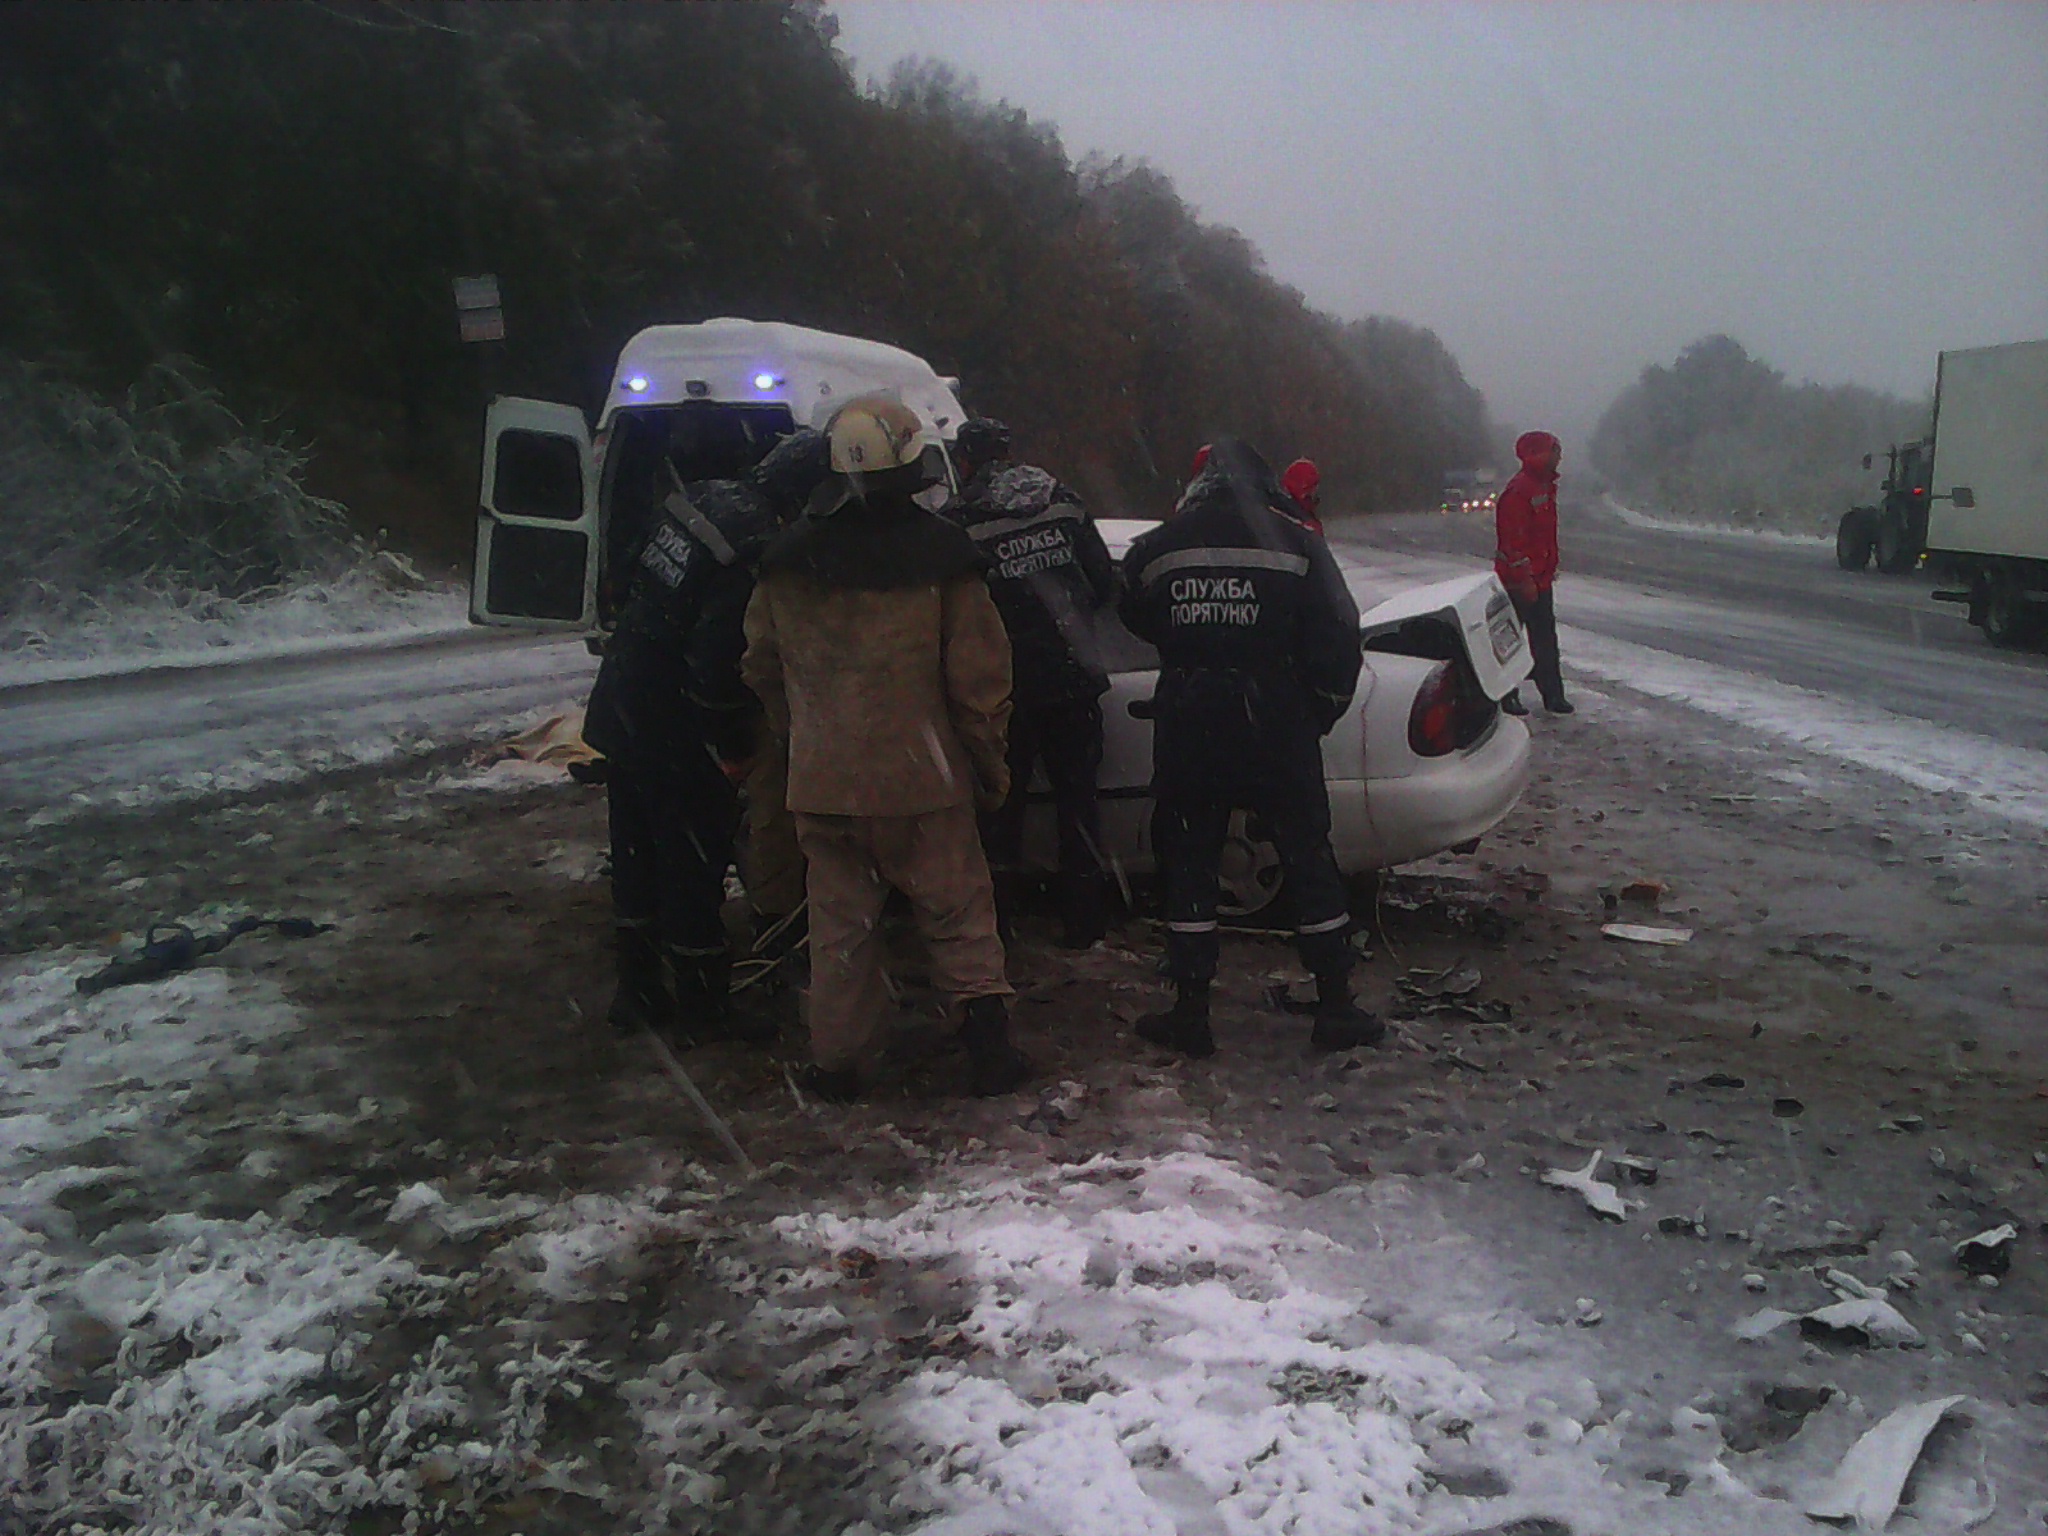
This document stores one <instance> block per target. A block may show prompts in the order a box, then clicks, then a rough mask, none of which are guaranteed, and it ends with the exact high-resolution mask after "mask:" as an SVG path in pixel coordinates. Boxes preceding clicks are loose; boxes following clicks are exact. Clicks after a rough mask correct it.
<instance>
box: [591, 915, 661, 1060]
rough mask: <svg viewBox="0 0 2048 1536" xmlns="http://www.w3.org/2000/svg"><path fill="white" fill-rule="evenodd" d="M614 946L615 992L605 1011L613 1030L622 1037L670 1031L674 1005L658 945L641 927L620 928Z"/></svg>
mask: <svg viewBox="0 0 2048 1536" xmlns="http://www.w3.org/2000/svg"><path fill="white" fill-rule="evenodd" d="M613 943H614V946H615V948H614V954H615V956H616V960H615V964H616V967H617V971H618V989H617V990H616V991H614V992H613V993H612V1005H611V1007H610V1008H609V1009H607V1010H606V1012H605V1017H606V1018H607V1019H609V1020H610V1021H611V1026H612V1028H613V1029H615V1030H617V1031H618V1032H619V1033H620V1034H622V1035H630V1034H632V1033H633V1032H634V1031H635V1030H641V1029H667V1028H669V1027H670V1026H671V1025H673V1024H674V1023H675V1016H676V1005H675V999H674V998H673V997H671V996H670V995H669V990H668V975H667V972H666V970H665V969H664V967H663V966H662V963H661V950H660V948H659V946H657V945H656V944H655V942H654V939H653V938H652V937H651V936H650V935H649V934H648V932H647V930H646V929H644V928H620V929H618V930H616V933H615V936H614V939H613Z"/></svg>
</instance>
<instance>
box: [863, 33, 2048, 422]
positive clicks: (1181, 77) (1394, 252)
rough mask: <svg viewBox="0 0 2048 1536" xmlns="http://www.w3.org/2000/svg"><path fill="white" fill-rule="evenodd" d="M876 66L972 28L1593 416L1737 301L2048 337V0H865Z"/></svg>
mask: <svg viewBox="0 0 2048 1536" xmlns="http://www.w3.org/2000/svg"><path fill="white" fill-rule="evenodd" d="M834 9H835V11H836V12H837V14H838V16H839V19H840V29H841V30H840V42H841V46H842V47H843V48H844V49H845V50H846V52H847V53H848V55H849V56H850V57H851V58H852V59H853V61H854V64H855V67H856V69H857V71H858V72H859V73H860V74H861V75H862V76H863V77H864V78H870V77H881V76H885V75H886V74H887V73H888V70H889V68H890V66H891V65H892V64H894V63H895V62H896V61H897V60H898V59H901V58H904V57H906V56H910V55H924V56H927V57H932V58H938V59H944V60H946V61H947V62H949V63H951V64H953V65H955V66H956V67H958V68H959V69H961V70H963V71H964V72H966V73H968V74H971V75H973V76H974V77H976V78H977V79H978V80H979V81H980V83H981V86H982V89H983V91H984V92H985V93H986V94H987V95H990V96H998V97H1002V98H1005V99H1007V100H1009V101H1012V102H1015V103H1016V104H1017V105H1019V106H1021V107H1023V108H1025V109H1026V110H1027V111H1029V112H1030V113H1031V114H1032V116H1034V117H1038V118H1043V119H1047V120H1049V121H1051V122H1052V123H1054V124H1056V125H1057V126H1058V128H1059V130H1060V133H1061V136H1062V138H1063V140H1064V142H1065V144H1066V147H1067V149H1068V152H1069V153H1070V154H1073V155H1074V156H1076V157H1077V158H1078V157H1079V156H1080V155H1082V154H1084V153H1086V152H1088V151H1091V150H1101V151H1105V152H1108V153H1112V154H1123V155H1129V156H1133V157H1136V158H1141V159H1144V160H1147V161H1149V162H1151V163H1152V164H1154V165H1156V166H1158V167H1159V168H1160V169H1161V170H1164V171H1165V172H1167V173H1168V174H1169V175H1170V176H1172V177H1173V179H1174V181H1175V183H1176V184H1177V185H1178V186H1179V188H1180V190H1181V193H1182V195H1183V196H1185V197H1186V198H1188V199H1189V201H1191V202H1192V203H1194V204H1195V205H1196V206H1197V207H1198V208H1199V209H1200V211H1201V213H1202V215H1203V217H1205V218H1207V219H1211V220H1214V221H1217V222H1220V223H1226V224H1233V225H1235V226H1237V227H1238V228H1239V229H1241V230H1243V231H1244V232H1245V233H1246V234H1247V235H1249V236H1250V237H1251V238H1252V239H1253V240H1254V241H1255V242H1256V243H1257V245H1258V246H1259V248H1260V249H1261V250H1262V251H1263V252H1264V253H1265V256H1266V260H1267V264H1268V266H1269V267H1270V269H1271V270H1272V272H1273V273H1274V274H1275V275H1276V276H1277V277H1279V278H1281V279H1282V280H1283V281H1286V282H1288V283H1292V284H1293V285H1295V286H1296V287H1298V288H1300V289H1301V290H1302V291H1303V292H1304V293H1305V294H1306V295H1307V296H1308V298H1309V301H1310V302H1311V303H1313V304H1315V305H1317V306H1319V307H1321V308H1324V309H1327V310H1330V311H1332V312H1334V313H1336V314H1338V315H1340V316H1344V317H1347V318H1348V317H1351V316H1355V315H1364V314H1374V313H1378V314H1390V315H1398V316H1400V317H1402V318H1404V319H1408V320H1413V321H1418V322H1420V323H1422V324H1424V325H1428V326H1430V327H1432V328H1433V329H1434V330H1435V331H1436V332H1437V334H1438V335H1440V336H1441V337H1443V339H1444V341H1445V342H1446V343H1447V344H1448V345H1449V346H1450V348H1451V350H1452V351H1453V352H1455V353H1456V354H1457V356H1458V358H1459V361H1460V362H1461V363H1463V365H1464V368H1465V372H1466V375H1467V377H1468V378H1470V379H1471V380H1472V381H1473V382H1474V383H1475V384H1477V385H1478V386H1479V387H1480V388H1481V389H1483V390H1485V392H1486V395H1487V398H1488V401H1489V403H1490V404H1491V405H1492V407H1493V410H1494V414H1495V416H1496V417H1497V418H1499V419H1502V420H1504V421H1506V422H1509V423H1512V424H1515V425H1519V426H1525V427H1526V426H1533V425H1537V424H1539V423H1540V424H1544V425H1551V426H1554V427H1556V428H1558V429H1559V430H1561V431H1564V432H1567V433H1570V434H1573V435H1578V434H1582V433H1583V432H1585V431H1586V430H1587V429H1588V428H1589V427H1590V426H1591V424H1592V422H1593V420H1594V419H1595V417H1596V416H1597V415H1598V413H1599V411H1600V410H1601V409H1602V408H1603V407H1604V406H1605V405H1606V403H1607V401H1608V400H1610V399H1611V398H1612V397H1613V395H1614V393H1615V392H1616V391H1617V390H1618V389H1619V388H1621V386H1623V385H1624V384H1626V383H1627V382H1628V381H1629V380H1631V379H1632V378H1634V377H1635V375H1636V373H1637V372H1638V371H1639V370H1640V369H1641V368H1642V367H1643V365H1644V364H1645V363H1648V362H1669V361H1670V360H1671V359H1672V357H1674V356H1675V355H1676V353H1677V351H1678V349H1679V348H1680V347H1682V346H1684V345H1685V344H1686V343H1687V342H1689V341H1692V340H1694V339H1695V338H1697V337H1699V336H1702V335H1705V334H1709V333H1712V332H1715V331H1725V332H1727V333H1728V334H1730V335H1732V336H1735V337H1737V338H1738V339H1739V340H1741V341H1742V342H1743V343H1744V344H1745V345H1747V346H1748V347H1749V348H1750V350H1751V351H1752V352H1754V353H1757V354H1759V355H1761V356H1763V357H1765V358H1766V359H1768V360H1769V361H1770V362H1771V363H1773V364H1775V365H1776V366H1777V367H1780V368H1782V369H1784V370H1785V371H1786V372H1787V373H1789V374H1790V375H1791V376H1792V377H1793V378H1795V379H1800V378H1811V379H1816V380H1819V381H1821V382H1825V383H1838V382H1844V381H1848V382H1855V383H1860V384H1868V385H1872V386H1875V387H1878V388H1884V389H1891V390H1894V391H1898V392H1901V393H1909V394H1918V393H1921V392H1924V391H1926V390H1928V389H1931V388H1932V387H1933V382H1934V359H1935V354H1936V352H1938V351H1939V350H1941V349H1943V348H1946V347H1962V346H1975V345H1981V344H1984V343H1990V342H2001V341H2021V340H2031V339H2034V338H2037V337H2043V336H2048V4H2041V3H2030V4H2016V5H1993V4H1983V3H1971V4H1962V3H1954V0H1947V3H1942V4H1935V5H1906V4H1881V5H1873V4H1865V3H1858V4H1846V5H1843V4H1786V3H1774V4H1768V5H1755V6H1734V5H1721V4H1711V3H1684V4H1675V5H1650V4H1629V5H1623V4H1618V3H1601V4H1564V3H1557V0H1552V3H1546V4H1540V5H1539V4H1533V3H1513V4H1485V5H1483V4H1476V3H1475V4H1458V3H1434V4H1421V3H1409V4H1366V3H1362V0H1361V3H1353V4H1309V3H1298V0H1290V3H1281V0H1264V3H1226V0H1171V3H1141V0H1079V3H1076V0H1029V3H1005V0H974V3H971V4H969V3H957V0H955V3H944V0H839V3H838V4H836V5H835V7H834Z"/></svg>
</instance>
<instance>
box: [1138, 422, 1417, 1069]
mask: <svg viewBox="0 0 2048 1536" xmlns="http://www.w3.org/2000/svg"><path fill="white" fill-rule="evenodd" d="M1286 494H1287V493H1286V492H1285V491H1284V490H1282V489H1281V488H1280V484H1279V482H1278V481H1277V480H1275V479H1274V477H1273V472H1272V470H1271V469H1270V468H1269V467H1268V466H1267V464H1266V462H1265V460H1263V459H1262V458H1260V457H1259V455H1258V454H1257V453H1256V452H1254V451H1253V450H1252V449H1251V448H1250V447H1249V446H1247V445H1246V444H1244V443H1242V442H1240V441H1238V440H1236V439H1234V438H1220V439H1218V440H1217V441H1216V443H1215V444H1214V445H1213V447H1212V449H1211V451H1210V455H1209V459H1208V462H1207V464H1206V465H1204V466H1203V468H1202V470H1201V472H1200V473H1199V474H1198V475H1197V476H1196V478H1195V480H1194V482H1193V483H1192V484H1191V485H1190V486H1189V487H1188V489H1187V492H1186V494H1185V495H1184V496H1183V497H1182V499H1181V503H1180V508H1179V510H1178V511H1177V512H1176V513H1175V515H1174V516H1173V517H1172V518H1171V519H1169V520H1168V521H1167V522H1165V523H1162V524H1161V525H1160V526H1159V527H1157V528H1155V529H1153V530H1152V531H1151V532H1149V533H1147V534H1145V535H1144V536H1143V537H1142V538H1140V539H1139V540H1138V541H1137V542H1136V543H1135V544H1133V545H1132V546H1131V549H1130V553H1129V554H1127V555H1126V556H1125V557H1124V598H1123V604H1122V612H1123V618H1124V623H1125V624H1126V625H1127V626H1128V627H1129V628H1130V630H1131V631H1132V633H1134V634H1136V635H1138V636H1139V637H1141V638H1143V639H1145V640H1149V641H1151V642H1152V643H1153V644H1154V645H1156V646H1157V647H1158V648H1159V691H1158V694H1157V695H1156V697H1155V700H1154V706H1153V707H1154V723H1153V735H1152V789H1153V794H1154V796H1155V799H1156V810H1155V814H1154V817H1153V836H1154V840H1155V843H1156V845H1157V849H1156V851H1157V854H1158V858H1159V863H1160V867H1161V869H1162V870H1163V872H1164V874H1165V881H1166V920H1167V939H1166V943H1167V961H1168V966H1169V968H1170V970H1171V971H1172V974H1173V980H1174V986H1175V989H1176V992H1177V997H1176V1000H1175V1002H1174V1005H1173V1007H1172V1008H1170V1009H1168V1010H1167V1011H1165V1012H1164V1013H1158V1014H1153V1015H1151V1016H1149V1017H1147V1018H1145V1019H1142V1020H1140V1021H1139V1024H1138V1033H1139V1034H1140V1035H1141V1036H1143V1037H1144V1038H1145V1039H1147V1040H1150V1041H1152V1042H1153V1043H1155V1044H1158V1045H1164V1046H1167V1047H1169V1048H1171V1049H1173V1050H1177V1051H1183V1052H1186V1053H1187V1054H1188V1055H1190V1056H1207V1055H1210V1054H1211V1053H1213V1052H1214V1051H1215V1049H1216V1043H1215V1040H1214V1038H1213V1037H1212V1036H1211V1034H1210V1031H1209V984H1210V982H1211V980H1212V979H1213V978H1214V977H1215V974H1216V955H1217V935H1216V895H1217V890H1216V876H1217V865H1218V863H1219V861H1220V859H1221V856H1222V851H1223V842H1224V838H1225V835H1226V834H1227V832H1228V829H1229V824H1230V816H1231V812H1232V811H1233V810H1235V809H1239V808H1242V809H1246V810H1249V811H1251V812H1252V813H1253V814H1255V815H1256V816H1257V817H1258V818H1259V819H1260V821H1261V822H1262V823H1263V824H1264V826H1265V828H1266V829H1267V832H1268V835H1270V836H1271V838H1272V839H1273V842H1274V844H1275V845H1276V847H1277V848H1278V849H1279V853H1280V861H1281V865H1282V867H1283V869H1284V871H1285V878H1286V887H1287V890H1288V892H1289V893H1290V894H1291V896H1292V898H1293V903H1294V917H1295V933H1296V939H1297V943H1298V945H1299V947H1300V952H1301V958H1302V961H1303V963H1304V964H1306V965H1307V967H1308V968H1309V970H1310V971H1312V972H1313V973H1314V974H1315V978H1316V998H1317V1001H1316V1008H1315V1028H1314V1032H1313V1033H1312V1035H1311V1036H1310V1040H1311V1043H1312V1044H1313V1045H1315V1046H1316V1047H1317V1048H1318V1049H1322V1050H1348V1049H1350V1048H1352V1047H1354V1046H1362V1045H1373V1044H1376V1043H1377V1042H1378V1041H1379V1039H1380V1037H1381V1036H1382V1034H1383V1033H1384V1032H1385V1031H1384V1026H1382V1025H1381V1023H1380V1022H1379V1020H1378V1019H1376V1018H1374V1017H1373V1016H1372V1015H1371V1014H1369V1013H1366V1012H1364V1011H1363V1010H1362V1009H1360V1008H1359V1007H1358V1006H1357V1005H1356V1004H1354V1003H1353V1002H1352V1000H1351V984H1350V975H1351V962H1352V952H1351V946H1350V944H1349V943H1348V942H1347V938H1346V930H1347V929H1348V928H1349V927H1350V923H1351V918H1350V914H1349V912H1348V911H1347V909H1346V903H1345V894H1344V881H1343V877H1342V876H1341V875H1340V874H1339V873H1338V869H1337V859H1336V855H1335V853H1334V852H1333V851H1332V850H1331V847H1330V798H1329V791H1328V788H1327V786H1326V785H1325V784H1324V782H1323V759H1322V749H1321V746H1320V742H1321V739H1322V738H1323V737H1324V736H1325V735H1327V734H1329V731H1330V728H1331V727H1332V726H1334V725H1335V724H1336V723H1337V721H1338V720H1339V719H1341V718H1342V717H1343V715H1344V712H1345V710H1346V709H1348V708H1349V707H1350V704H1351V696H1352V693H1353V691H1354V690H1355V689H1356V688H1357V686H1358V671H1359V665H1360V660H1361V657H1360V647H1359V636H1358V606H1357V604H1356V603H1355V602H1354V601H1353V600H1352V597H1351V593H1350V591H1349V589H1348V588H1347V587H1346V586H1345V584H1344V578H1343V575H1342V573H1341V572H1340V571H1339V570H1338V569H1337V564H1336V562H1335V560H1333V559H1332V558H1331V555H1330V550H1329V546H1328V545H1326V544H1325V543H1324V542H1323V541H1322V540H1321V539H1319V538H1317V537H1315V536H1314V535H1313V534H1311V533H1309V532H1308V531H1307V530H1306V529H1305V528H1303V527H1302V526H1301V525H1300V524H1299V523H1298V522H1296V521H1294V520H1293V516H1292V515H1290V514H1291V512H1292V508H1291V506H1290V505H1289V504H1288V503H1287V502H1286V501H1285V497H1286ZM1283 509H1285V510H1283Z"/></svg>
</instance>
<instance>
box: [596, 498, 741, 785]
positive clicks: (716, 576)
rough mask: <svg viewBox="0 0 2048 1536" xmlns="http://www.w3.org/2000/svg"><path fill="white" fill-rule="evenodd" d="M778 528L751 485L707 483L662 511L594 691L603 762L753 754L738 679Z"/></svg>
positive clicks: (634, 575)
mask: <svg viewBox="0 0 2048 1536" xmlns="http://www.w3.org/2000/svg"><path fill="white" fill-rule="evenodd" d="M777 527H778V524H777V521H776V518H775V513H774V510H773V508H772V506H771V505H770V503H769V500H768V498H767V496H766V495H765V494H763V492H762V491H761V489H760V488H759V487H758V486H757V485H756V484H754V483H753V482H752V481H750V480H705V481H699V482H697V483H696V484H693V485H688V486H684V487H681V488H679V489H678V490H676V491H674V492H672V493H671V494H670V495H669V497H668V499H667V500H666V501H665V502H663V504H662V507H661V512H660V515H659V516H658V517H657V518H656V520H655V523H654V526H653V528H652V529H651V530H650V531H649V533H648V536H647V540H646V542H645V543H644V544H643V545H642V546H641V548H640V553H639V556H638V559H637V560H636V561H635V564H634V567H633V573H632V576H631V578H630V580H629V583H628V586H627V590H626V601H625V604H624V606H623V608H622V609H621V611H620V614H619V622H618V627H617V629H616V630H615V631H614V632H613V634H612V637H611V639H610V640H609V641H608V642H607V643H606V646H605V659H604V664H603V665H602V666H601V667H599V668H598V674H597V682H596V683H595V684H594V685H593V687H592V688H591V693H590V704H589V707H588V708H587V709H586V710H585V712H584V723H583V736H584V739H585V740H586V741H588V742H589V743H590V745H591V746H593V747H595V748H596V749H597V750H598V751H600V752H602V753H604V754H605V755H606V756H607V757H623V756H626V755H628V754H629V753H631V752H632V751H633V750H635V748H636V746H637V747H640V748H644V749H646V750H653V751H675V750H684V749H687V748H688V747H689V746H690V745H692V744H694V745H709V746H711V747H712V748H713V749H714V750H716V751H717V752H718V753H719V755H720V756H723V757H729V758H737V757H740V756H743V755H744V754H745V752H746V750H747V746H748V742H749V739H750V735H751V727H752V721H753V719H754V718H755V717H756V715H757V714H758V710H759V706H758V705H757V704H756V702H755V700H754V697H753V695H752V694H751V693H749V692H748V691H747V687H746V684H745V683H744V682H742V681H741V679H740V657H741V655H742V654H743V653H744V651H745V650H746V633H745V619H746V612H747V601H748V599H749V598H751V597H752V596H753V592H754V567H755V565H756V563H757V562H758V561H759V559H760V557H761V553H762V551H763V550H764V549H765V548H766V547H767V546H768V543H769V541H770V539H772V538H773V537H774V536H775V533H776V530H777Z"/></svg>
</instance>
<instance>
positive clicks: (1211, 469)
mask: <svg viewBox="0 0 2048 1536" xmlns="http://www.w3.org/2000/svg"><path fill="white" fill-rule="evenodd" d="M1225 508H1235V509H1236V510H1237V512H1238V514H1239V516H1240V517H1242V518H1243V520H1244V524H1245V527H1246V529H1247V530H1248V531H1253V532H1256V531H1257V529H1258V528H1259V526H1260V524H1261V522H1262V521H1263V520H1264V515H1265V514H1266V513H1278V514H1279V515H1280V516H1282V517H1285V518H1287V519H1288V520H1289V521H1290V522H1292V521H1297V520H1298V519H1299V518H1300V516H1301V509H1300V508H1299V507H1297V506H1296V505H1295V504H1294V502H1293V499H1292V498H1291V497H1289V496H1288V494H1287V492H1286V491H1285V490H1283V489H1282V488H1281V485H1280V479H1279V477H1278V476H1277V475H1275V474H1274V473H1273V466H1272V465H1270V464H1268V463H1267V462H1266V461H1265V459H1264V458H1262V457H1261V456H1260V454H1259V451H1258V449H1256V448H1254V447H1252V445H1251V444H1250V443H1247V442H1245V441H1244V440H1243V439H1242V438H1236V437H1219V438H1217V439H1216V441H1215V442H1213V443H1211V444H1210V445H1209V457H1208V459H1207V460H1206V461H1205V462H1204V463H1203V465H1202V468H1201V472H1200V473H1199V474H1197V475H1196V476H1195V478H1194V479H1193V480H1192V481H1190V482H1189V483H1188V488H1187V490H1186V491H1185V492H1183V493H1182V495H1181V499H1180V505H1179V506H1178V507H1177V508H1176V511H1177V512H1192V511H1196V510H1198V509H1199V510H1201V511H1204V512H1218V511H1222V510H1223V509H1225Z"/></svg>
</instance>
